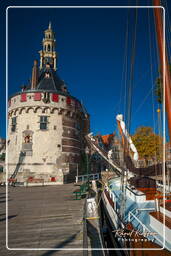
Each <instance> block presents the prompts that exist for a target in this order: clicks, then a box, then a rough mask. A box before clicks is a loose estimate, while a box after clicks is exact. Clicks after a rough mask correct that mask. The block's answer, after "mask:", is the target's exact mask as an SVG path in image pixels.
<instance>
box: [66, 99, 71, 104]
mask: <svg viewBox="0 0 171 256" xmlns="http://www.w3.org/2000/svg"><path fill="white" fill-rule="evenodd" d="M66 103H67V104H68V105H71V98H70V97H67V98H66Z"/></svg>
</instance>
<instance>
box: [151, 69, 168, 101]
mask: <svg viewBox="0 0 171 256" xmlns="http://www.w3.org/2000/svg"><path fill="white" fill-rule="evenodd" d="M169 70H170V72H171V65H169ZM160 73H161V72H160ZM162 80H163V78H162V76H161V75H160V76H159V77H158V78H157V79H156V83H155V89H154V93H155V95H156V96H157V101H158V103H160V104H161V103H162V102H163V84H162Z"/></svg>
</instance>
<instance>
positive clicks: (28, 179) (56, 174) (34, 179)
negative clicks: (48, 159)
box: [0, 163, 80, 186]
mask: <svg viewBox="0 0 171 256" xmlns="http://www.w3.org/2000/svg"><path fill="white" fill-rule="evenodd" d="M20 167H21V170H20V169H19V170H18V172H17V174H16V175H14V171H13V170H14V168H11V167H9V169H8V181H9V180H10V179H11V178H12V180H15V181H16V185H17V184H18V185H20V186H22V185H23V186H32V185H34V186H35V185H60V184H67V183H74V182H75V177H76V176H77V172H78V169H77V164H76V163H72V164H69V165H68V164H63V167H62V168H57V167H56V166H53V167H52V166H51V167H48V168H47V167H46V166H44V167H42V166H41V167H39V168H38V167H35V166H29V168H27V166H24V168H23V167H22V165H21V166H20ZM79 174H80V173H79ZM5 181H6V172H3V173H0V183H4V182H5Z"/></svg>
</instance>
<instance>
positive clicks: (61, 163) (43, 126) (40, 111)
mask: <svg viewBox="0 0 171 256" xmlns="http://www.w3.org/2000/svg"><path fill="white" fill-rule="evenodd" d="M44 33H45V37H44V39H43V42H42V43H43V49H42V50H41V51H40V52H39V53H40V66H39V67H38V61H34V66H33V69H32V80H31V84H30V85H28V86H25V87H24V88H23V89H22V91H20V92H17V93H16V94H15V95H13V96H11V97H10V98H9V111H8V117H9V125H8V149H7V152H8V154H7V156H8V157H7V163H8V166H7V170H8V176H9V177H13V178H16V179H17V181H20V182H23V181H26V180H27V179H28V178H30V177H33V178H35V179H36V178H37V179H38V178H42V179H44V181H45V182H51V181H56V182H57V183H63V182H70V181H73V180H74V179H75V175H76V172H77V167H78V168H79V166H80V161H81V160H80V154H81V152H82V151H84V147H85V141H84V135H85V134H86V133H88V132H89V115H88V114H87V113H86V111H85V108H84V107H83V106H82V104H81V103H80V101H79V100H78V99H76V98H75V97H73V96H71V95H70V94H69V92H68V90H67V87H66V85H65V83H64V81H63V80H61V79H60V78H59V76H58V75H57V73H56V69H57V68H56V66H57V54H56V52H55V37H54V32H53V30H52V28H51V24H49V27H48V29H47V30H45V32H44Z"/></svg>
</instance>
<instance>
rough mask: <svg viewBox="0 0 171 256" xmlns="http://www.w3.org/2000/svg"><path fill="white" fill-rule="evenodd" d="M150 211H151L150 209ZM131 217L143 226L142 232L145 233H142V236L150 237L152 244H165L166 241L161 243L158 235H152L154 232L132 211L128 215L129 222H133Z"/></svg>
mask: <svg viewBox="0 0 171 256" xmlns="http://www.w3.org/2000/svg"><path fill="white" fill-rule="evenodd" d="M148 209H150V208H148ZM131 216H132V217H133V218H134V219H135V220H136V221H137V222H138V223H139V224H140V225H141V226H142V231H143V232H142V233H141V234H142V235H143V234H144V235H145V236H146V235H147V234H148V237H147V239H148V240H151V241H152V242H154V241H155V240H157V241H158V242H159V243H160V244H161V245H162V244H163V242H164V241H161V240H160V239H159V238H158V237H156V235H157V233H156V235H154V234H153V235H152V233H154V232H152V231H151V230H150V229H149V228H148V227H147V226H146V225H144V224H143V223H142V222H141V220H140V219H139V218H138V217H137V216H136V215H135V214H133V213H132V211H130V212H129V213H128V221H129V222H131V221H132V220H131ZM150 237H151V239H150Z"/></svg>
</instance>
